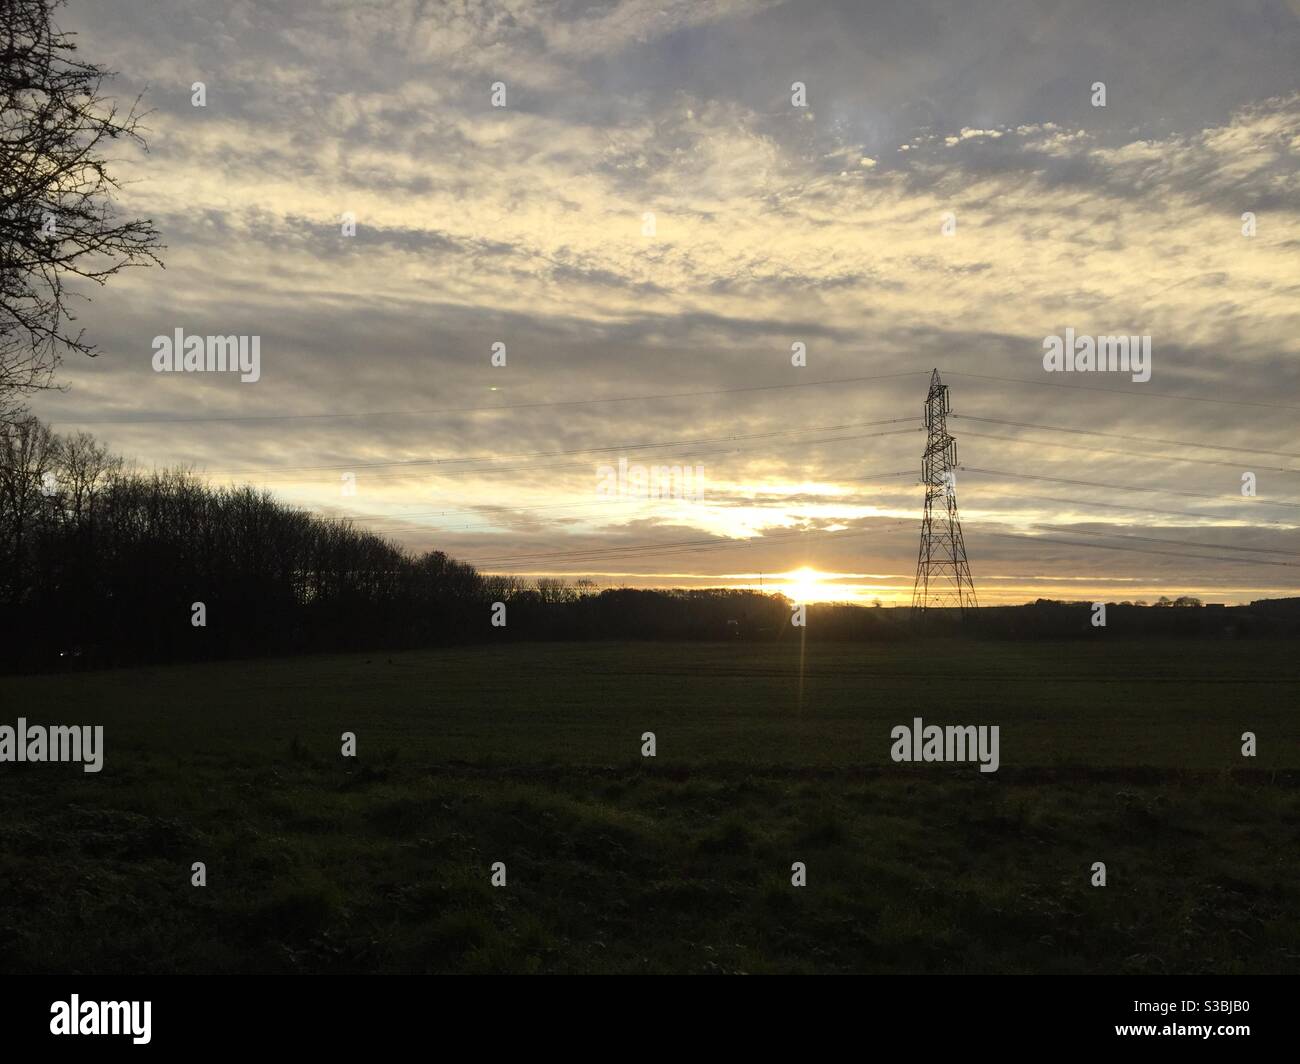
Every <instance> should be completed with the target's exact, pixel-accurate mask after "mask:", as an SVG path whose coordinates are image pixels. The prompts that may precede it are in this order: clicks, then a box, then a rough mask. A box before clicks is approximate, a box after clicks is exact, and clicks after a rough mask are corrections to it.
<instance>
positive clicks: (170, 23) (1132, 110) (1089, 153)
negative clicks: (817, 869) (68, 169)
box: [33, 0, 1300, 603]
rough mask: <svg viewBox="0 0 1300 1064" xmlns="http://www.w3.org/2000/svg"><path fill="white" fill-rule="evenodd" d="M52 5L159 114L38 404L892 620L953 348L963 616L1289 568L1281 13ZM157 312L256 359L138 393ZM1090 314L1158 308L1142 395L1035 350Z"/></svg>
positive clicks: (1299, 368)
mask: <svg viewBox="0 0 1300 1064" xmlns="http://www.w3.org/2000/svg"><path fill="white" fill-rule="evenodd" d="M61 21H62V24H63V25H64V27H65V28H67V29H71V30H75V31H77V32H78V33H79V34H80V35H81V37H80V44H81V48H82V52H83V54H84V55H85V57H86V58H88V59H90V60H92V61H96V62H101V63H104V64H106V65H108V66H110V67H111V68H113V69H115V70H117V71H119V72H120V76H119V78H118V79H117V81H116V82H115V83H114V92H115V93H116V94H117V95H119V96H122V97H126V96H129V95H132V94H134V93H136V92H144V94H145V95H144V102H145V106H147V107H149V108H151V109H152V114H151V115H150V116H149V118H148V120H147V123H146V124H147V125H148V127H149V128H150V130H151V132H150V134H149V149H150V150H149V153H148V154H147V155H140V156H135V155H131V154H129V153H128V154H123V155H122V156H121V157H120V163H119V173H120V174H121V175H122V176H124V177H125V178H127V179H128V180H129V182H130V183H129V184H128V185H127V187H126V188H125V190H124V194H123V196H122V206H123V209H124V210H126V211H129V212H132V213H135V214H140V215H146V216H149V217H152V218H153V219H154V220H155V223H156V224H157V226H158V228H159V230H160V232H161V234H162V239H163V241H164V243H166V244H167V245H168V250H167V251H166V253H165V256H164V257H165V261H166V265H167V268H166V270H165V272H164V271H159V270H139V271H135V272H132V273H129V274H127V275H123V276H119V277H118V278H116V279H115V281H114V283H113V284H112V286H111V287H110V288H108V289H106V290H103V291H97V292H94V293H91V294H92V296H93V302H91V303H89V304H87V305H85V306H83V307H82V308H81V310H80V312H79V313H80V324H82V325H84V326H85V327H86V329H87V330H88V333H89V335H90V337H91V339H92V340H93V341H94V342H96V343H98V344H99V346H100V348H101V351H102V354H101V355H100V357H98V358H97V359H95V360H93V361H91V360H87V359H84V358H81V359H77V360H70V361H68V362H67V363H65V365H64V368H63V374H62V378H63V381H64V382H65V383H66V384H67V385H68V389H67V390H66V391H65V392H63V393H59V394H50V395H45V396H42V397H40V398H39V399H38V400H37V401H36V402H35V403H34V404H33V407H34V409H35V410H36V412H37V413H39V414H40V415H41V416H43V417H45V418H46V419H48V420H49V421H51V422H52V423H53V424H54V425H55V427H56V428H57V429H59V430H61V431H73V430H76V429H81V428H84V429H87V430H90V431H93V432H95V433H96V434H97V435H98V436H100V437H102V438H103V439H105V440H106V441H107V442H108V443H110V444H111V445H112V446H113V448H114V449H115V450H117V451H119V452H121V453H123V454H126V455H128V456H129V457H131V458H133V459H135V460H137V461H138V462H139V464H140V465H141V466H143V467H145V468H151V467H155V466H158V467H162V466H172V465H177V464H185V465H190V466H193V467H194V468H196V469H197V470H199V471H201V472H203V473H205V475H209V476H211V477H212V478H213V479H214V480H216V481H219V482H228V481H236V482H241V481H242V482H251V483H255V484H259V485H265V486H266V487H267V488H269V489H270V490H272V491H274V492H276V493H277V494H278V495H279V496H281V497H282V498H284V499H285V500H287V501H289V502H291V503H293V504H295V505H299V506H302V507H305V508H308V509H311V510H314V511H318V512H321V513H324V514H328V515H333V516H341V515H354V516H355V518H356V520H357V521H358V523H360V524H364V525H367V526H369V527H373V528H375V529H376V530H382V531H383V532H384V533H385V534H386V535H389V536H391V537H393V538H394V539H396V540H398V541H400V542H401V543H403V544H405V545H406V546H408V547H409V548H411V549H412V550H423V549H428V548H435V547H436V548H440V549H443V550H446V551H448V552H449V553H451V554H454V555H456V556H458V557H460V558H463V559H464V560H467V561H470V562H473V563H475V564H478V565H480V566H481V567H482V568H484V569H486V570H489V571H494V572H517V573H524V574H548V575H557V574H558V575H561V576H563V577H565V578H576V577H579V576H590V577H591V578H592V579H594V580H595V581H596V582H597V583H598V584H600V585H601V586H609V585H621V584H627V585H632V586H642V585H671V586H719V585H733V586H742V585H743V586H748V585H751V584H757V583H758V582H759V580H760V576H759V574H760V573H761V574H763V576H762V577H761V579H762V581H763V586H764V587H773V586H775V587H778V588H780V587H788V586H789V583H790V579H791V578H789V577H787V576H782V575H781V574H788V573H790V572H792V571H794V570H799V569H802V568H805V567H807V568H811V569H814V570H816V571H818V572H820V573H824V574H828V575H827V576H825V577H824V578H821V579H822V582H823V584H824V586H823V587H822V588H821V589H820V590H812V589H807V588H802V589H801V593H802V594H806V595H808V597H812V598H816V597H834V598H845V599H848V598H856V599H858V600H860V601H868V602H869V601H872V600H874V599H877V598H878V599H880V600H882V601H884V602H886V603H888V602H894V601H902V600H906V599H907V598H908V597H909V595H910V590H911V584H912V579H913V574H914V570H915V565H916V550H917V537H918V529H919V516H920V506H921V501H922V489H921V488H920V486H919V484H918V472H919V466H920V455H921V452H922V450H923V448H924V445H925V436H924V431H923V429H922V426H921V421H920V414H921V410H922V405H923V402H924V398H925V393H926V388H927V384H928V379H929V375H930V372H931V370H932V369H934V368H936V367H937V368H938V369H939V371H940V373H941V374H942V375H943V379H944V381H945V383H947V384H949V385H950V387H951V398H952V409H953V413H954V415H956V416H954V417H953V418H952V419H951V421H950V422H949V428H950V430H951V431H952V433H953V435H954V436H956V438H957V440H958V448H959V459H960V461H961V464H962V468H961V469H960V470H959V471H958V473H957V478H958V479H957V495H958V500H959V503H960V506H961V513H962V518H963V525H964V529H965V539H966V544H967V548H968V551H969V554H970V564H971V570H972V573H973V575H974V579H975V582H976V586H977V589H978V591H979V593H980V598H981V601H982V602H989V603H996V602H1019V601H1025V600H1027V599H1032V598H1035V597H1038V596H1040V595H1041V596H1049V597H1067V598H1072V599H1088V600H1092V599H1095V598H1105V599H1107V600H1123V599H1141V598H1146V599H1154V598H1155V597H1157V596H1159V595H1162V594H1167V595H1171V596H1172V595H1177V594H1182V593H1190V594H1196V595H1200V596H1201V597H1203V598H1205V599H1206V600H1208V601H1229V602H1231V601H1244V600H1250V599H1252V598H1259V597H1265V596H1270V595H1279V594H1296V593H1297V588H1300V536H1297V534H1296V533H1297V528H1298V527H1300V433H1297V431H1296V425H1297V411H1298V410H1300V342H1298V341H1297V336H1298V335H1300V299H1298V298H1297V297H1298V296H1300V217H1298V210H1300V208H1298V206H1297V205H1298V203H1300V201H1298V200H1297V193H1298V192H1300V179H1298V178H1297V166H1296V164H1297V156H1298V155H1300V95H1298V93H1297V89H1298V88H1300V86H1298V85H1297V76H1296V71H1297V57H1298V56H1300V0H1258V2H1257V0H1232V2H1226V0H1225V2H1217V3H1206V2H1197V0H1186V2H1182V3H1178V4H1134V3H1132V0H1117V2H1111V0H1093V2H1089V3H1064V2H1052V0H1037V2H1030V0H1000V2H992V0H942V2H927V0H907V2H903V0H899V2H890V3H885V2H878V3H873V2H865V0H840V2H836V3H818V2H799V3H794V2H790V3H779V2H770V0H607V2H589V3H583V2H565V0H552V2H534V0H510V2H505V3H479V2H476V0H454V2H452V0H449V2H446V3H437V2H425V0H346V2H344V0H333V2H320V0H256V2H254V0H249V2H242V0H201V2H200V0H165V2H164V0H72V2H71V3H70V4H69V5H68V7H67V8H65V9H64V11H63V14H62V16H61ZM195 82H203V83H204V86H205V90H206V106H203V107H196V106H194V105H193V103H192V100H193V97H194V83H195ZM796 82H798V83H801V84H802V85H803V86H804V87H805V94H806V106H802V107H801V106H797V103H798V102H799V101H797V100H796V99H794V97H795V96H796V91H795V90H794V89H793V88H792V87H793V86H794V85H795V83H796ZM1098 82H1100V83H1104V86H1105V106H1104V107H1101V106H1095V105H1094V101H1096V100H1097V92H1096V90H1095V88H1094V86H1095V85H1096V83H1098ZM494 86H497V89H496V91H495V96H496V99H495V102H496V103H500V102H503V101H502V96H501V92H502V88H503V90H504V104H505V105H504V106H494ZM1247 212H1250V213H1251V214H1252V215H1253V217H1254V232H1253V235H1249V234H1248V233H1247V232H1246V230H1248V229H1249V228H1250V227H1249V225H1248V224H1247V222H1245V221H1243V215H1244V214H1246V213H1247ZM346 213H351V214H352V215H353V216H354V217H355V221H356V231H355V235H345V233H344V225H343V218H344V215H345V214H346ZM945 230H947V231H945ZM178 328H180V329H183V330H185V332H186V333H192V334H193V333H196V334H223V335H230V334H235V335H249V336H252V335H256V336H259V337H260V338H261V339H260V343H261V379H260V380H258V381H257V382H256V383H241V382H240V381H239V379H238V377H237V376H235V375H232V374H224V375H223V374H216V373H212V374H209V373H193V374H162V373H156V372H155V371H154V370H153V367H152V364H151V360H152V356H153V348H152V346H151V345H152V340H153V338H154V337H155V336H157V335H160V334H163V335H171V334H173V333H174V331H175V330H176V329H178ZM1067 328H1068V329H1072V330H1074V332H1075V333H1076V334H1078V335H1102V334H1124V335H1149V336H1150V337H1151V346H1152V364H1151V378H1150V380H1149V381H1146V382H1143V383H1135V382H1134V381H1133V380H1132V379H1131V375H1130V374H1124V373H1110V372H1104V373H1097V372H1094V373H1050V372H1047V371H1045V369H1044V366H1043V351H1044V348H1043V341H1044V338H1045V337H1048V336H1050V335H1062V334H1064V332H1065V330H1066V329H1067ZM494 344H503V345H504V346H505V353H506V365H505V366H504V367H500V366H493V364H492V354H493V345H494ZM798 344H801V345H803V350H806V362H807V364H806V365H804V366H796V365H792V350H794V349H795V348H794V346H793V345H798ZM498 350H499V349H498ZM620 459H625V460H626V461H627V463H629V465H630V466H634V465H636V464H642V465H645V466H652V465H655V466H658V465H663V466H683V467H690V468H691V469H695V467H697V466H702V467H703V473H704V480H703V485H702V490H701V491H699V492H698V495H699V497H698V499H697V498H691V497H687V498H678V499H673V498H669V499H654V498H650V499H647V498H643V497H637V496H636V495H635V490H636V487H637V485H636V484H635V483H633V484H630V485H626V487H627V488H628V491H627V492H624V493H622V494H620V493H618V492H614V493H612V494H611V493H610V492H609V490H608V489H609V488H610V480H609V478H608V477H605V478H603V479H602V477H601V476H600V473H601V470H600V467H601V466H604V465H608V466H614V467H617V465H618V463H619V460H620ZM1246 473H1254V474H1255V480H1256V495H1255V497H1253V498H1252V497H1244V496H1243V494H1242V481H1243V474H1246ZM698 486H699V485H698V484H697V485H692V492H691V493H690V494H692V495H693V494H696V493H695V491H694V488H696V487H698ZM349 490H355V494H346V492H348V491H349ZM799 582H800V583H801V584H806V583H807V580H806V579H804V578H800V581H799Z"/></svg>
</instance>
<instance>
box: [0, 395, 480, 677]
mask: <svg viewBox="0 0 1300 1064" xmlns="http://www.w3.org/2000/svg"><path fill="white" fill-rule="evenodd" d="M492 590H493V588H492V586H491V581H486V580H484V579H483V578H482V577H481V576H480V575H479V574H478V573H477V572H476V571H475V570H474V569H473V568H472V567H471V566H468V565H465V564H463V563H460V562H457V561H455V560H453V559H451V558H448V557H447V556H446V555H445V554H443V553H441V552H438V551H432V552H429V553H426V554H422V555H419V556H412V555H411V554H409V553H408V552H406V551H404V550H402V549H401V548H400V547H397V546H395V545H393V544H392V543H389V542H387V541H386V540H384V539H381V538H380V537H379V536H375V535H372V534H370V533H368V532H365V531H362V530H359V529H357V528H354V527H352V526H351V525H350V524H349V523H347V522H337V521H330V520H326V519H323V518H321V517H319V516H315V515H312V514H307V513H303V512H301V511H298V510H294V509H292V508H290V507H288V506H286V505H284V504H283V503H279V502H277V501H276V500H275V499H274V498H272V497H271V496H270V494H269V493H267V492H262V491H257V490H255V489H253V488H248V487H241V488H222V487H212V486H209V485H207V484H205V483H203V482H202V481H201V480H199V479H198V478H197V477H195V476H193V475H191V474H188V473H186V472H183V471H169V472H155V473H140V472H136V471H133V470H130V469H128V468H126V467H125V466H124V464H123V462H122V461H121V459H119V458H117V457H115V456H113V455H111V454H110V453H109V452H108V451H107V450H106V449H105V448H104V447H103V446H102V445H101V444H99V443H98V442H97V441H96V440H94V438H93V437H91V436H89V435H87V434H84V433H82V434H79V435H76V436H72V437H66V438H65V437H61V436H58V435H56V434H55V433H53V432H51V431H50V430H49V428H48V427H47V426H45V425H44V424H42V423H41V422H40V421H38V420H37V419H35V418H30V417H29V418H26V419H24V420H21V421H19V422H17V423H16V424H13V425H10V426H8V427H6V428H5V429H4V430H3V433H2V435H0V631H3V639H0V665H2V666H3V667H5V668H7V669H10V670H14V669H23V670H29V669H30V670H44V669H49V668H54V667H60V666H64V667H67V666H73V665H81V666H85V667H104V666H112V665H120V664H132V663H140V662H166V661H174V660H185V659H195V658H209V657H234V656H238V657H244V656H251V655H259V654H276V653H287V652H297V651H304V650H311V651H322V650H346V649H354V648H373V647H399V646H413V645H420V644H425V643H433V642H441V641H447V640H451V639H454V638H459V637H463V635H464V633H465V631H466V629H467V626H468V625H469V623H470V620H471V616H472V615H473V616H480V615H482V611H481V610H478V609H473V607H475V606H478V605H480V604H481V603H482V601H483V599H484V596H485V595H488V594H490V593H491V592H492ZM196 604H201V606H200V605H196ZM199 621H203V622H204V623H203V624H199V623H197V622H199Z"/></svg>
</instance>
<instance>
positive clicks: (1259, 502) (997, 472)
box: [962, 466, 1300, 509]
mask: <svg viewBox="0 0 1300 1064" xmlns="http://www.w3.org/2000/svg"><path fill="white" fill-rule="evenodd" d="M962 471H963V472H966V473H982V474H986V475H989V476H995V477H1014V478H1016V479H1017V480H1047V481H1051V482H1053V483H1056V484H1074V485H1077V486H1080V487H1085V488H1105V489H1106V490H1108V491H1149V492H1155V493H1156V494H1166V495H1185V496H1187V497H1188V498H1193V499H1210V500H1212V501H1214V502H1219V503H1226V502H1227V501H1228V499H1229V498H1233V497H1232V496H1224V495H1207V494H1206V493H1205V492H1201V491H1180V490H1178V489H1177V488H1150V487H1137V486H1135V485H1132V484H1101V483H1098V482H1097V481H1095V480H1071V479H1068V478H1066V477H1049V476H1043V475H1042V474H1036V473H1010V472H1007V471H1006V470H1004V469H975V468H973V467H967V466H963V467H962ZM1250 505H1252V506H1285V507H1287V508H1289V509H1300V503H1294V502H1268V501H1265V500H1263V499H1256V500H1254V501H1252V502H1251V503H1250Z"/></svg>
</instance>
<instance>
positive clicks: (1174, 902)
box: [0, 639, 1300, 972]
mask: <svg viewBox="0 0 1300 1064" xmlns="http://www.w3.org/2000/svg"><path fill="white" fill-rule="evenodd" d="M1295 649H1296V648H1295V646H1294V644H1271V643H1263V642H1244V641H1243V642H1191V641H1186V642H1164V641H1154V640H1153V641H1146V642H1141V641H1124V642H1119V641H1110V642H1105V641H1104V640H1103V639H1099V640H1098V641H1097V642H1096V643H1090V642H1077V643H1068V644H1026V643H1017V644H1010V643H976V642H965V641H956V640H954V641H951V642H945V641H932V642H927V643H917V644H910V645H888V646H861V645H847V644H843V645H819V644H816V643H810V644H809V645H808V647H807V650H806V655H805V662H804V666H803V669H802V670H801V669H800V648H799V646H798V645H797V644H795V643H789V644H780V645H761V646H760V645H753V644H727V645H718V644H690V645H683V644H655V643H645V644H600V643H592V644H582V645H576V644H555V645H547V644H512V645H508V646H502V647H475V648H468V649H464V648H460V649H449V650H442V651H429V652H419V653H404V654H392V655H389V654H387V653H380V654H371V655H347V656H338V657H328V658H297V659H286V660H271V661H253V662H235V663H222V664H213V665H201V666H184V667H175V668H154V669H137V670H127V671H120V672H112V673H100V674H81V675H66V676H40V677H17V678H12V677H11V678H5V679H0V723H9V724H12V723H13V722H14V720H15V718H17V717H18V716H20V715H22V716H26V717H27V718H28V720H29V721H30V722H33V723H41V722H49V723H67V724H72V723H89V724H103V725H104V726H105V745H106V755H105V768H104V771H103V772H102V773H100V774H99V775H97V776H96V775H87V774H84V773H82V772H81V771H80V769H79V767H77V766H67V765H13V764H5V765H0V883H3V884H4V890H3V891H0V968H2V969H3V970H6V971H17V972H38V971H39V972H46V971H53V972H137V971H163V972H171V971H178V972H189V971H290V972H328V971H383V972H388V971H394V972H396V971H403V972H405V971H463V972H496V971H523V972H530V971H538V972H546V971H688V972H736V971H744V972H787V971H873V972H874V971H880V972H916V971H948V972H976V971H978V972H985V971H999V972H1203V971H1216V972H1246V971H1260V972H1278V971H1290V972H1295V971H1300V789H1298V788H1300V741H1298V740H1300V716H1298V713H1300V710H1298V709H1297V706H1298V705H1300V697H1298V696H1300V655H1297V654H1296V652H1295ZM801 672H802V679H801ZM914 716H921V717H922V718H924V720H925V721H926V722H927V723H937V724H946V723H963V724H967V723H968V724H997V725H1000V727H1001V762H1002V767H1001V769H1000V771H998V772H997V773H994V774H980V773H979V772H978V771H976V768H975V766H973V765H965V766H950V765H895V764H893V763H892V762H891V761H890V760H889V748H890V739H889V731H890V729H891V728H892V727H893V726H894V725H896V724H899V723H910V721H911V719H912V718H913V717H914ZM1247 730H1249V731H1253V732H1255V733H1256V734H1257V736H1258V737H1259V755H1258V757H1256V758H1254V759H1245V758H1242V757H1241V754H1240V746H1241V742H1240V735H1241V733H1242V732H1243V731H1247ZM343 731H353V732H355V733H356V734H357V737H358V746H359V756H358V757H357V758H355V759H344V758H342V757H341V756H340V755H339V747H340V738H339V737H340V734H341V733H342V732H343ZM644 731H653V732H655V733H656V736H657V740H658V757H656V758H655V759H653V760H648V759H643V758H641V756H640V745H641V734H642V732H644ZM194 861H204V862H205V863H206V864H207V869H208V885H207V886H206V887H204V888H201V889H200V888H195V887H192V886H191V885H190V865H191V863H192V862H194ZM494 861H503V862H505V864H506V866H507V875H508V885H507V886H506V887H505V888H503V889H498V888H493V887H492V886H491V885H490V883H489V876H490V865H491V864H492V862H494ZM793 861H803V862H805V863H806V864H807V867H808V886H807V887H805V888H795V887H792V886H791V885H790V865H791V863H792V862H793ZM1094 861H1104V862H1105V863H1106V865H1107V872H1108V885H1107V886H1106V887H1105V888H1094V887H1092V886H1090V884H1089V878H1090V868H1091V865H1092V863H1093V862H1094Z"/></svg>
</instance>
